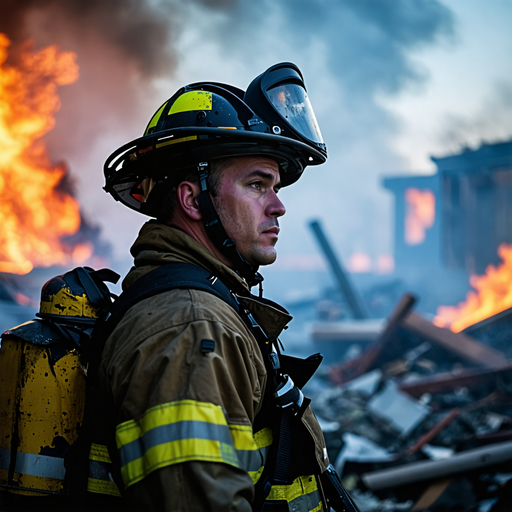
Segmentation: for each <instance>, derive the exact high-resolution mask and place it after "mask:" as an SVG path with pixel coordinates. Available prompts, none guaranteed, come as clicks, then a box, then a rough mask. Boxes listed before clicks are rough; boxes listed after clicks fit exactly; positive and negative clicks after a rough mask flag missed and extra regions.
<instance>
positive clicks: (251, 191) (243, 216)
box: [213, 156, 286, 265]
mask: <svg viewBox="0 0 512 512" xmlns="http://www.w3.org/2000/svg"><path fill="white" fill-rule="evenodd" d="M220 172H221V175H220V182H219V185H218V188H217V194H216V196H215V197H213V203H214V205H215V208H216V209H217V212H218V214H219V217H220V220H221V222H222V224H223V226H224V228H225V229H226V232H227V234H228V235H229V236H230V237H231V238H233V239H234V240H235V242H236V247H237V249H238V252H239V253H240V254H241V255H242V257H243V258H245V259H246V260H247V261H248V262H249V263H251V264H253V265H268V264H270V263H273V262H274V261H275V259H276V256H277V253H276V249H275V245H276V243H277V239H278V235H279V223H278V220H277V219H278V218H279V217H281V215H284V214H285V212H286V209H285V207H284V205H283V203H282V202H281V201H280V200H279V198H278V197H277V193H278V192H279V188H280V186H281V183H280V181H281V180H280V177H279V167H278V165H277V163H276V162H275V161H274V160H272V159H270V158H266V157H258V156H254V157H252V156H250V157H237V158H233V159H230V161H229V164H228V166H227V167H225V168H224V169H223V170H222V171H220Z"/></svg>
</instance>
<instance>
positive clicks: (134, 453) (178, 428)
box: [119, 421, 233, 466]
mask: <svg viewBox="0 0 512 512" xmlns="http://www.w3.org/2000/svg"><path fill="white" fill-rule="evenodd" d="M186 439H209V440H212V441H219V442H220V443H224V444H227V445H230V446H231V445H232V444H233V439H232V437H231V434H230V433H229V427H228V426H227V425H217V424H215V423H208V422H203V421H180V422H177V423H171V424H168V425H161V426H159V427H155V428H152V429H151V430H149V431H148V432H146V433H145V434H144V435H143V436H142V438H139V439H135V441H132V442H131V443H128V444H125V445H124V446H122V447H121V448H120V450H119V451H120V458H121V465H123V466H124V465H125V464H128V463H130V462H132V461H134V460H136V459H139V458H141V457H142V456H143V455H144V453H145V452H146V451H147V450H149V449H151V448H154V447H155V446H158V445H159V444H163V443H168V442H170V441H179V440H186Z"/></svg>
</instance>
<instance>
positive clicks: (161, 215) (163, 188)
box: [151, 157, 235, 224]
mask: <svg viewBox="0 0 512 512" xmlns="http://www.w3.org/2000/svg"><path fill="white" fill-rule="evenodd" d="M234 160H235V158H234V157H227V158H220V159H217V160H212V161H211V162H210V170H209V173H208V178H207V180H206V184H207V186H208V190H209V191H210V193H211V195H212V196H213V197H216V196H217V194H218V193H219V187H220V182H221V175H222V171H224V169H226V168H228V167H230V166H231V165H232V163H233V161H234ZM184 181H189V182H191V183H199V172H198V171H197V168H195V167H187V168H185V169H180V170H179V171H177V173H176V174H175V175H174V176H173V179H169V180H168V182H166V183H163V184H162V185H160V186H157V187H155V189H160V190H153V191H152V192H151V193H152V194H155V192H156V194H155V195H156V197H153V198H152V201H157V202H158V203H159V205H158V206H157V207H156V213H157V215H156V218H157V220H158V222H161V223H163V224H168V223H169V222H170V221H171V220H172V217H173V215H174V211H175V210H176V204H177V195H176V191H177V189H178V185H179V184H180V183H183V182H184Z"/></svg>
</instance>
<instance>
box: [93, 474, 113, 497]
mask: <svg viewBox="0 0 512 512" xmlns="http://www.w3.org/2000/svg"><path fill="white" fill-rule="evenodd" d="M87 490H88V491H89V492H94V493H96V494H108V495H109V496H121V493H120V492H119V489H118V488H117V485H116V484H115V482H110V481H107V480H98V479H97V478H89V480H88V481H87Z"/></svg>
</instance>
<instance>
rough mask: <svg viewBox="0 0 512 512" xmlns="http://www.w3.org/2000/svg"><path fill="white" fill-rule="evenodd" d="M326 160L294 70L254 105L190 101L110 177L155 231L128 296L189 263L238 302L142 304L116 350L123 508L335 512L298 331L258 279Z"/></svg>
mask: <svg viewBox="0 0 512 512" xmlns="http://www.w3.org/2000/svg"><path fill="white" fill-rule="evenodd" d="M326 158H327V152H326V146H325V144H324V143H323V140H322V136H321V133H320V130H319V127H318V124H317V121H316V119H315V115H314V113H313V109H312V107H311V104H310V102H309V99H308V95H307V93H306V89H305V85H304V81H303V76H302V74H301V72H300V70H299V69H298V68H297V67H296V66H295V65H294V64H291V63H281V64H277V65H275V66H272V67H271V68H269V69H268V70H267V71H266V72H264V73H263V74H261V75H260V76H258V77H257V78H256V79H255V80H254V81H253V82H252V83H251V84H250V86H249V87H248V89H247V90H246V91H243V90H240V89H237V88H235V87H232V86H230V85H226V84H221V83H214V82H205V83H195V84H192V85H188V86H186V87H183V88H182V89H180V90H179V91H178V92H177V93H176V94H175V95H174V96H172V97H171V98H170V99H169V100H168V101H166V102H165V103H164V104H163V105H162V106H161V107H160V108H159V109H158V111H157V112H156V113H155V115H154V116H153V117H152V118H151V120H150V122H149V124H148V126H147V128H146V131H145V133H144V136H142V137H141V138H139V139H136V140H134V141H132V142H130V143H129V144H126V145H125V146H123V147H121V148H120V149H118V150H117V151H116V152H114V153H113V154H112V155H111V156H110V157H109V158H108V160H107V162H106V163H105V177H106V187H105V189H106V191H107V192H109V193H110V194H111V195H112V196H113V197H114V198H115V199H116V200H118V201H121V202H122V203H123V204H124V205H126V206H128V207H129V208H131V209H133V210H136V211H139V212H140V213H143V214H145V215H148V216H150V217H153V219H152V220H150V221H149V222H147V223H146V224H144V225H143V227H142V228H141V230H140V233H139V235H138V238H137V239H136V241H135V243H134V244H133V246H132V247H131V254H132V255H133V257H134V266H133V267H132V269H131V270H130V272H129V273H128V275H127V276H126V278H125V279H124V282H123V289H124V290H130V288H131V287H132V286H135V285H136V284H137V281H139V280H140V279H143V278H144V277H145V276H147V275H148V274H150V273H151V271H154V270H155V269H159V268H161V267H162V266H164V265H167V264H170V263H176V264H183V263H188V264H192V265H194V266H196V267H199V268H201V269H204V270H205V271H207V274H208V276H209V277H208V280H209V282H210V283H211V284H212V285H213V283H215V282H217V281H219V282H221V283H222V285H223V286H224V287H226V288H227V289H228V290H229V292H230V295H231V299H230V300H233V301H234V303H235V305H233V304H230V303H229V302H228V300H227V299H223V298H219V297H218V296H216V295H215V294H212V293H209V292H208V291H204V290H201V289H197V288H194V286H191V287H190V288H189V289H187V287H186V286H184V287H181V288H174V289H171V290H167V291H164V292H162V293H159V294H156V295H153V296H151V297H149V298H146V299H144V300H142V301H140V302H138V303H136V304H135V305H134V306H132V307H131V308H130V309H129V310H128V312H127V313H126V314H124V316H123V317H122V319H121V321H120V322H119V323H118V324H117V326H116V328H115V330H114V331H113V332H112V334H111V335H110V336H109V338H108V340H107V342H106V344H105V347H104V350H103V356H102V363H101V366H100V372H99V375H100V380H101V385H102V386H103V389H104V390H105V392H104V393H103V394H102V396H103V397H104V401H105V403H106V409H105V410H106V411H107V412H106V413H105V417H104V418H103V420H104V421H103V423H102V425H103V431H104V433H106V435H105V444H106V445H107V446H108V451H109V453H110V458H111V460H112V467H113V471H112V473H113V477H114V480H115V482H116V484H117V486H118V487H119V489H120V492H121V494H122V496H123V498H122V499H123V500H124V505H123V509H126V508H128V509H129V508H133V509H134V510H176V511H189V510H190V511H206V510H210V511H222V512H225V511H227V510H233V511H250V510H261V509H262V508H263V507H265V508H264V510H296V511H313V510H314V511H317V510H328V507H327V504H326V499H325V496H324V495H323V491H322V485H321V483H320V478H319V475H320V474H322V473H323V472H325V470H326V469H327V468H328V466H329V460H328V456H327V451H326V448H325V443H324V439H323V435H322V432H321V430H320V427H319V425H318V422H317V421H316V419H315V417H314V414H313V412H312V410H311V408H310V406H309V400H308V399H307V398H305V397H304V396H303V394H302V391H301V390H300V385H297V382H296V383H295V384H294V383H293V380H292V378H291V376H292V374H293V372H294V371H295V370H293V368H291V367H290V371H289V372H287V373H286V374H285V373H284V370H283V367H284V366H285V364H287V365H289V364H290V361H291V360H292V359H293V358H287V359H286V361H285V359H283V356H282V355H280V350H279V342H278V336H279V334H280V333H281V331H282V330H283V329H284V328H285V326H286V325H287V324H288V322H289V321H290V320H291V317H290V315H289V314H288V313H287V312H286V311H285V310H284V309H283V308H282V307H280V306H278V305H277V304H275V303H272V302H271V301H268V300H267V299H263V298H262V297H261V295H262V288H261V282H262V280H263V278H262V276H261V275H260V274H259V273H258V267H259V266H260V265H268V264H271V263H273V262H274V260H275V259H276V248H275V246H276V243H277V241H278V237H279V230H280V228H279V218H280V217H281V216H282V215H284V214H285V207H284V205H283V203H282V201H281V200H280V198H279V194H278V193H279V190H280V189H281V188H282V187H286V186H288V185H291V184H292V183H294V182H295V181H297V180H298V179H299V178H300V176H301V174H302V172H303V171H304V169H305V168H306V166H308V165H318V164H322V163H324V162H325V161H326ZM254 286H259V288H260V293H259V297H258V296H256V295H252V294H251V293H250V289H251V287H254ZM317 359H318V358H316V359H315V358H313V359H312V360H309V361H308V360H306V362H303V364H302V366H301V368H305V367H308V365H309V366H314V367H315V369H316V366H317V364H318V363H316V362H315V361H316V360H317ZM291 366H293V365H291ZM308 371H309V370H308ZM301 372H302V370H301V371H298V372H297V371H295V374H294V375H297V376H299V377H297V376H296V377H295V380H297V379H298V380H301V378H300V375H303V372H302V373H301ZM306 373H307V372H306ZM308 376H309V375H308ZM307 378H308V377H306V378H304V379H302V380H303V381H304V382H305V381H306V380H307ZM302 384H303V382H302ZM290 425H291V427H290ZM288 444H289V445H290V446H291V449H290V447H289V446H288V447H287V445H288ZM90 490H91V489H90ZM92 490H93V492H101V490H97V491H94V489H92ZM112 494H115V492H113V493H112Z"/></svg>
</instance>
